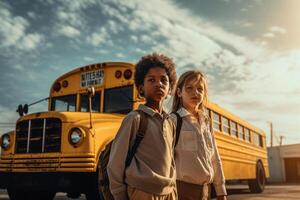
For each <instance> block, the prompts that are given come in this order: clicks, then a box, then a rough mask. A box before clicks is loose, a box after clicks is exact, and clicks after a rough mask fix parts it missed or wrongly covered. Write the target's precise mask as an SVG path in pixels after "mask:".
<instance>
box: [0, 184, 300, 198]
mask: <svg viewBox="0 0 300 200" xmlns="http://www.w3.org/2000/svg"><path fill="white" fill-rule="evenodd" d="M228 188H229V189H228V193H229V196H228V200H274V199H275V200H276V199H278V200H300V184H298V185H268V186H266V189H265V191H264V192H263V193H261V194H251V193H250V191H249V190H248V187H247V186H246V185H231V186H228ZM0 200H9V199H8V196H7V194H6V192H5V191H4V190H2V191H1V190H0ZM55 200H69V198H67V197H66V196H65V195H64V194H63V193H58V194H57V195H56V197H55ZM70 200H71V199H70ZM77 200H85V197H84V195H82V196H81V198H79V199H77Z"/></svg>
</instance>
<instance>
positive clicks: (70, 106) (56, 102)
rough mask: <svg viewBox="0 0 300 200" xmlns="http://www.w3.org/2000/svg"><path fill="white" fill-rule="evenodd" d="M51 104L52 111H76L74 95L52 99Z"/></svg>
mask: <svg viewBox="0 0 300 200" xmlns="http://www.w3.org/2000/svg"><path fill="white" fill-rule="evenodd" d="M51 102H52V103H51V110H52V111H68V112H75V111H76V94H73V95H67V96H60V97H53V98H52V101H51Z"/></svg>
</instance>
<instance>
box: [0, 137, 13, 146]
mask: <svg viewBox="0 0 300 200" xmlns="http://www.w3.org/2000/svg"><path fill="white" fill-rule="evenodd" d="M10 144H11V139H10V136H9V135H8V134H4V135H2V137H1V147H2V148H3V149H8V148H9V147H10Z"/></svg>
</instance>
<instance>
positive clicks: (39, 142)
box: [15, 118, 62, 153]
mask: <svg viewBox="0 0 300 200" xmlns="http://www.w3.org/2000/svg"><path fill="white" fill-rule="evenodd" d="M61 124H62V123H61V120H60V119H57V118H44V119H31V120H25V121H21V122H19V123H18V124H17V127H16V149H15V150H16V151H15V152H16V153H49V152H60V143H61Z"/></svg>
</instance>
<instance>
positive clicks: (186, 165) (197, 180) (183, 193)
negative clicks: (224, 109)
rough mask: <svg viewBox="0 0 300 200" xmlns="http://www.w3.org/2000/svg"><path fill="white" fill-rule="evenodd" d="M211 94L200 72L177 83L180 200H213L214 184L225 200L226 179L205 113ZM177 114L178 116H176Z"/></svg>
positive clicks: (175, 102) (177, 168)
mask: <svg viewBox="0 0 300 200" xmlns="http://www.w3.org/2000/svg"><path fill="white" fill-rule="evenodd" d="M207 98H208V91H207V82H206V78H205V77H204V75H203V74H202V73H201V72H200V71H187V72H185V73H184V74H182V75H181V77H180V78H179V80H178V83H177V86H176V91H175V95H174V99H173V107H172V112H173V114H172V115H171V116H172V119H173V120H174V121H175V124H176V123H177V119H178V118H177V117H176V115H177V116H178V117H180V118H181V119H182V126H181V131H180V136H179V140H178V144H177V146H176V149H175V162H176V173H177V191H178V197H179V200H204V199H210V194H209V193H210V188H209V184H210V183H212V182H213V183H214V186H215V189H216V193H217V196H218V197H217V200H226V189H225V178H224V174H223V170H222V164H221V160H220V156H219V152H218V149H217V147H216V143H215V139H214V136H213V134H212V132H211V130H210V127H211V126H210V120H209V117H208V116H207V114H206V113H205V112H204V106H205V104H206V103H207ZM175 112H177V114H175Z"/></svg>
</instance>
